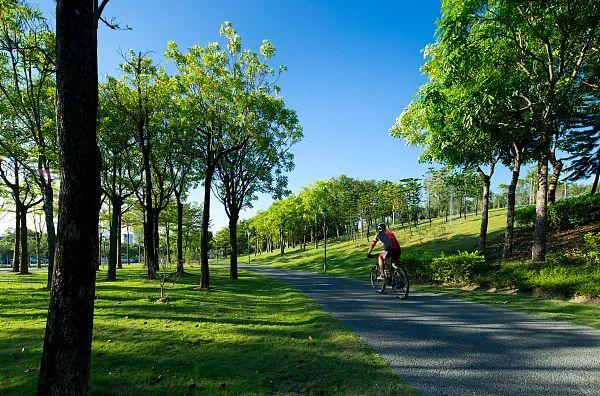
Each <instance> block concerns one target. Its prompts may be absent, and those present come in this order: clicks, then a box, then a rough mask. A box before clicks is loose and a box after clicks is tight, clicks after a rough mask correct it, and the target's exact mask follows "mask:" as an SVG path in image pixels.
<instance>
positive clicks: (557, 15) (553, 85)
mask: <svg viewBox="0 0 600 396" xmlns="http://www.w3.org/2000/svg"><path fill="white" fill-rule="evenodd" d="M454 5H455V10H456V12H457V14H460V15H463V16H464V17H463V19H462V23H459V24H457V25H456V26H457V29H463V30H464V31H466V32H468V35H469V36H471V37H477V38H478V39H479V40H480V42H481V43H488V44H489V46H492V47H493V46H502V47H503V51H502V52H501V53H498V54H499V56H497V57H495V58H494V59H492V62H491V66H492V67H493V68H496V69H500V70H505V69H508V70H510V71H511V73H516V74H517V75H518V76H519V77H518V78H519V80H520V81H521V82H522V83H521V84H519V85H518V86H516V87H515V88H516V89H515V90H514V93H513V96H514V97H517V98H520V99H521V101H522V108H523V109H524V111H526V112H527V113H528V117H529V119H530V120H531V125H532V126H533V128H532V132H533V139H532V141H533V143H534V149H535V158H536V160H537V163H538V188H537V196H536V222H535V227H534V238H533V246H532V253H531V258H532V260H533V261H541V260H544V258H545V253H546V234H547V196H548V161H549V159H550V153H551V142H552V139H553V138H555V137H556V136H557V135H559V134H560V131H561V129H563V130H564V129H570V126H571V124H572V122H573V119H574V115H575V113H576V111H577V108H578V107H580V105H581V102H582V100H583V98H584V92H585V90H586V88H585V87H586V83H587V82H588V81H589V82H593V81H594V80H593V79H594V73H585V71H586V70H587V68H588V64H589V63H590V59H591V58H592V57H593V56H595V55H594V52H597V51H595V50H594V49H593V48H594V43H595V42H596V41H597V40H598V37H599V36H600V31H599V29H598V27H599V23H600V5H599V4H598V2H597V1H595V0H576V1H572V0H569V1H567V0H560V1H555V2H553V3H552V5H551V6H550V5H549V4H548V3H547V2H545V1H531V2H519V1H516V0H497V1H462V2H457V3H455V4H454ZM450 7H451V5H450V2H448V8H450Z"/></svg>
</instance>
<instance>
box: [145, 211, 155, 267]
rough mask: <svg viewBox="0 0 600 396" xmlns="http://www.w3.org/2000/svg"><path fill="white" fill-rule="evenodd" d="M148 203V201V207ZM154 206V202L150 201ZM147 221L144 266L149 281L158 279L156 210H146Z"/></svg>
mask: <svg viewBox="0 0 600 396" xmlns="http://www.w3.org/2000/svg"><path fill="white" fill-rule="evenodd" d="M147 204H148V201H146V205H147ZM150 204H152V201H150ZM145 211H146V219H145V221H144V265H145V266H146V269H147V271H148V279H156V263H157V262H158V257H157V256H156V250H155V249H154V209H153V208H152V207H150V206H148V207H147V208H146V210H145Z"/></svg>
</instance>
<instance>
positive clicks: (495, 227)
mask: <svg viewBox="0 0 600 396" xmlns="http://www.w3.org/2000/svg"><path fill="white" fill-rule="evenodd" d="M505 216H506V215H505V211H504V209H495V210H491V211H490V219H489V226H488V232H489V235H490V236H489V238H490V239H492V238H494V237H497V236H500V235H502V233H503V230H504V224H505V221H506V217H505ZM480 224H481V216H480V215H475V214H468V215H467V218H466V219H464V218H460V219H458V218H453V219H452V220H451V221H449V222H448V223H446V221H445V219H444V218H438V219H433V220H432V221H431V225H430V224H429V221H421V222H420V223H419V225H418V226H417V227H410V228H409V227H408V226H404V227H402V226H400V225H395V226H392V227H391V229H392V231H393V232H394V233H395V234H396V237H397V238H398V241H399V242H400V245H401V246H402V249H403V255H408V256H411V255H412V256H414V255H417V254H428V255H434V256H435V255H439V254H440V253H442V252H444V253H454V252H457V251H460V250H472V249H475V247H476V246H477V237H478V235H479V227H480ZM372 238H373V235H369V236H368V238H367V237H364V236H363V237H361V238H358V239H357V240H356V241H352V240H350V241H346V240H344V241H341V242H336V241H334V240H332V241H329V242H328V246H327V258H328V260H327V272H328V273H329V274H331V275H338V276H347V277H352V278H357V279H366V277H367V272H368V270H369V268H370V266H371V265H372V264H373V263H374V262H375V261H373V260H370V259H367V258H366V257H365V254H366V252H367V249H368V248H369V244H370V241H371V240H372ZM250 260H251V263H253V264H256V265H272V266H278V267H286V268H291V269H299V270H305V271H322V270H323V245H322V243H320V244H319V247H318V248H317V249H315V248H314V245H307V247H306V251H303V250H301V248H300V247H297V248H296V249H289V250H288V251H287V252H286V254H285V255H284V256H283V257H281V256H279V254H278V251H277V252H274V253H272V254H262V255H261V256H258V257H254V256H252V257H251V258H250ZM241 261H243V262H245V258H242V259H241Z"/></svg>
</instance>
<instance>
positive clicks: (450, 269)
mask: <svg viewBox="0 0 600 396" xmlns="http://www.w3.org/2000/svg"><path fill="white" fill-rule="evenodd" d="M485 267H486V262H485V258H484V257H483V256H481V255H480V254H479V252H473V253H470V252H458V253H457V254H453V255H450V256H446V255H444V254H442V255H441V256H440V257H438V258H435V259H434V260H433V261H432V263H431V270H432V274H431V275H432V278H433V280H436V281H440V282H470V281H473V280H474V279H475V277H476V275H479V274H481V273H482V272H483V271H484V269H485Z"/></svg>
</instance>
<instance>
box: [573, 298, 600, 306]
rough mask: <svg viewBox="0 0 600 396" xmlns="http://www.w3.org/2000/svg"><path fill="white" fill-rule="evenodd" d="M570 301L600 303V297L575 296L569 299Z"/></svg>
mask: <svg viewBox="0 0 600 396" xmlns="http://www.w3.org/2000/svg"><path fill="white" fill-rule="evenodd" d="M569 302H573V303H580V304H594V303H600V298H598V297H589V296H575V297H573V298H572V299H570V300H569Z"/></svg>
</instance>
